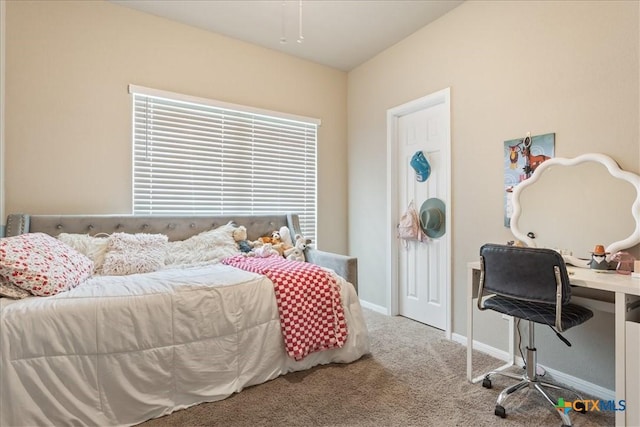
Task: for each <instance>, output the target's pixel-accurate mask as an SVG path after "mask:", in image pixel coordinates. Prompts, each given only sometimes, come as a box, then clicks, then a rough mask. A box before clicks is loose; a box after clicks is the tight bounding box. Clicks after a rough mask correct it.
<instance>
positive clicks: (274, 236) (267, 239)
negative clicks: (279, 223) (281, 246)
mask: <svg viewBox="0 0 640 427" xmlns="http://www.w3.org/2000/svg"><path fill="white" fill-rule="evenodd" d="M258 240H259V241H261V242H262V243H271V244H273V245H277V244H278V243H280V241H281V239H280V232H279V231H272V232H271V234H270V235H268V236H262V237H258Z"/></svg>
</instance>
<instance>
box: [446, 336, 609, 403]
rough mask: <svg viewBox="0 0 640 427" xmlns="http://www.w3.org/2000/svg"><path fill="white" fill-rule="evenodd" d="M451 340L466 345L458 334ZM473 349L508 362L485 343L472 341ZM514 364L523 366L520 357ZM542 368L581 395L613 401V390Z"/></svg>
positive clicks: (505, 354) (498, 350) (463, 337)
mask: <svg viewBox="0 0 640 427" xmlns="http://www.w3.org/2000/svg"><path fill="white" fill-rule="evenodd" d="M451 340H452V341H455V342H457V343H460V344H462V345H464V346H466V345H467V337H465V336H464V335H460V334H455V333H454V334H451ZM473 349H474V350H478V351H480V352H482V353H485V354H488V355H489V356H492V357H495V358H496V359H498V360H503V361H505V362H506V361H508V360H509V352H508V351H504V350H500V349H498V348H495V347H492V346H490V345H487V344H485V343H482V342H479V341H476V340H473ZM516 364H517V365H520V366H523V365H524V361H523V360H522V357H520V356H516ZM540 366H542V367H543V368H544V370H545V371H547V372H548V373H549V375H551V376H552V377H553V379H554V380H555V381H557V382H559V383H562V384H565V385H567V386H569V387H571V388H573V389H575V390H578V391H580V392H582V393H585V394H589V395H591V396H595V397H597V398H599V399H602V400H615V398H616V393H615V391H614V390H609V389H608V388H605V387H602V386H599V385H597V384H594V383H592V382H589V381H585V380H583V379H581V378H578V377H574V376H573V375H569V374H566V373H564V372H560V371H558V370H556V369H553V368H548V367H546V366H544V365H540Z"/></svg>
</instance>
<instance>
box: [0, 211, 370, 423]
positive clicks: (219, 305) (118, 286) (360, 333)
mask: <svg viewBox="0 0 640 427" xmlns="http://www.w3.org/2000/svg"><path fill="white" fill-rule="evenodd" d="M229 221H234V222H235V223H236V224H237V225H243V226H245V227H246V228H247V234H248V237H249V239H250V240H254V239H256V238H257V237H259V236H261V235H265V234H266V233H267V232H269V231H271V230H277V229H279V228H280V227H283V226H285V227H288V228H289V229H290V230H291V233H292V235H295V234H296V233H299V225H298V219H297V217H296V216H295V215H254V216H233V217H231V216H219V217H204V216H192V217H159V216H148V217H140V216H135V217H134V216H126V215H88V216H51V215H31V216H29V215H23V214H19V215H10V216H9V218H8V220H7V227H6V235H7V236H18V235H21V234H23V233H36V234H37V233H43V234H46V235H48V236H57V235H59V234H60V233H73V234H91V235H99V234H100V233H116V232H119V233H132V234H133V233H148V234H164V235H166V236H167V239H168V241H169V242H180V241H186V240H188V239H189V238H190V237H192V236H195V235H198V234H199V233H202V232H206V231H207V230H211V229H215V228H216V227H220V226H222V225H224V224H227V223H228V222H229ZM305 255H306V258H307V261H309V262H310V263H313V264H317V265H320V266H322V267H323V269H325V268H326V271H327V272H328V274H329V275H330V277H331V278H332V280H334V281H335V282H334V283H335V284H337V286H338V287H339V289H340V293H339V301H340V303H341V306H342V310H343V312H344V322H345V323H346V327H347V330H348V334H347V336H346V340H345V341H344V343H343V344H342V345H341V346H339V347H334V348H330V349H327V350H323V351H314V352H310V353H309V354H307V355H305V356H304V357H303V358H300V360H296V359H295V358H293V357H290V356H289V355H287V347H286V345H287V344H285V340H283V335H284V331H283V329H282V327H281V318H280V315H279V310H278V304H277V303H276V297H275V294H274V282H273V281H272V280H271V279H269V278H268V277H267V276H265V275H261V274H257V273H254V272H251V271H245V270H242V269H238V268H235V267H233V266H231V265H225V264H223V263H222V262H218V263H197V264H193V265H187V266H184V265H180V266H175V267H167V268H163V269H160V270H157V271H152V272H148V273H142V274H129V275H120V276H113V275H96V276H93V277H91V278H89V279H87V280H86V281H84V282H83V283H81V284H80V285H79V286H77V287H74V288H73V289H69V290H67V291H64V292H60V293H57V294H56V295H53V296H49V297H44V298H43V297H35V296H34V297H28V298H25V299H20V300H13V299H8V298H0V353H1V358H0V425H1V426H21V425H22V426H32V425H56V426H59V425H101V426H106V425H134V424H138V423H140V422H143V421H145V420H148V419H151V418H156V417H159V416H162V415H166V414H169V413H171V412H173V411H175V410H178V409H182V408H187V407H189V406H192V405H196V404H198V403H202V402H210V401H216V400H221V399H224V398H226V397H228V396H230V395H231V394H233V393H237V392H240V391H241V390H242V389H243V388H245V387H248V386H251V385H256V384H261V383H264V382H266V381H269V380H271V379H273V378H276V377H278V376H280V375H283V374H286V373H288V372H293V371H300V370H305V369H309V368H311V367H313V366H316V365H319V364H328V363H350V362H353V361H355V360H357V359H359V358H360V357H362V356H363V355H365V354H367V353H368V352H369V340H368V334H367V328H366V325H365V322H364V319H363V316H362V311H361V307H360V303H359V300H358V297H357V293H356V289H357V288H356V286H357V260H356V259H355V258H352V257H347V256H342V255H336V254H331V253H328V252H322V251H318V250H316V249H312V248H308V249H307V251H306V254H305ZM310 267H311V266H310ZM278 302H279V301H278Z"/></svg>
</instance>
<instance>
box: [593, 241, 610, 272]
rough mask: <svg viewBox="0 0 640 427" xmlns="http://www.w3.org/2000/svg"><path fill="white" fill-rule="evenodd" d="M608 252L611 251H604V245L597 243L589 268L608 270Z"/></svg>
mask: <svg viewBox="0 0 640 427" xmlns="http://www.w3.org/2000/svg"><path fill="white" fill-rule="evenodd" d="M608 253H609V252H605V251H604V245H596V246H595V248H594V249H593V252H591V261H589V268H591V269H592V270H608V269H609V262H608V261H607V254H608Z"/></svg>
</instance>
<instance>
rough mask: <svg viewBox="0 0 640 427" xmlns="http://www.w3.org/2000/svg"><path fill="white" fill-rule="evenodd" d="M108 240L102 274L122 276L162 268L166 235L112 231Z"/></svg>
mask: <svg viewBox="0 0 640 427" xmlns="http://www.w3.org/2000/svg"><path fill="white" fill-rule="evenodd" d="M108 240H109V242H108V243H107V254H106V255H105V257H104V263H103V264H102V274H104V275H106V276H123V275H127V274H136V273H150V272H152V271H156V270H160V269H161V268H164V258H165V253H166V244H167V240H168V238H167V236H166V235H164V234H147V233H136V234H128V233H113V234H112V235H111V236H109V239H108Z"/></svg>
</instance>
